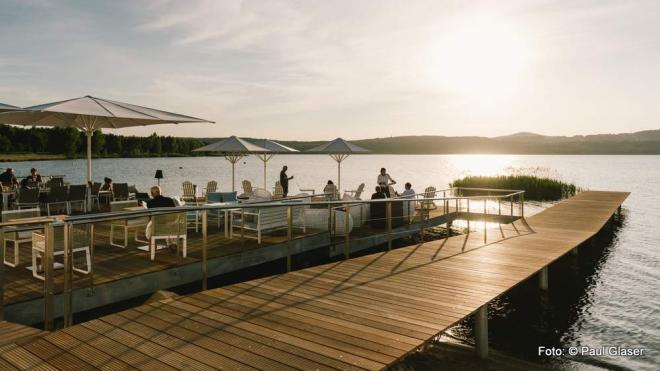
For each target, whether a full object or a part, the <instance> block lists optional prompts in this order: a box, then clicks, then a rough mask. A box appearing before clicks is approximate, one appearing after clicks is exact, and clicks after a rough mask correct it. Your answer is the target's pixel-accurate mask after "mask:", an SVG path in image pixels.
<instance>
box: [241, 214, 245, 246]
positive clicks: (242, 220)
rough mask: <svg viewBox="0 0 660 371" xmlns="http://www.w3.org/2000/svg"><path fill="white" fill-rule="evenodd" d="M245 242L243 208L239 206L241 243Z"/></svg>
mask: <svg viewBox="0 0 660 371" xmlns="http://www.w3.org/2000/svg"><path fill="white" fill-rule="evenodd" d="M244 243H245V208H244V207H243V208H241V244H244Z"/></svg>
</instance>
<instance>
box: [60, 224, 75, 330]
mask: <svg viewBox="0 0 660 371" xmlns="http://www.w3.org/2000/svg"><path fill="white" fill-rule="evenodd" d="M62 232H63V233H62V234H63V235H64V241H63V250H64V251H63V252H64V288H63V290H62V291H63V299H64V312H63V315H62V317H63V320H64V327H69V326H71V325H72V324H73V323H72V322H73V299H72V292H71V291H72V287H73V269H72V265H73V225H72V224H71V223H65V224H64V226H62Z"/></svg>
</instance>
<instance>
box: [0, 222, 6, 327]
mask: <svg viewBox="0 0 660 371" xmlns="http://www.w3.org/2000/svg"><path fill="white" fill-rule="evenodd" d="M4 246H5V230H4V228H0V321H3V320H4V319H5V263H4V262H5V249H4Z"/></svg>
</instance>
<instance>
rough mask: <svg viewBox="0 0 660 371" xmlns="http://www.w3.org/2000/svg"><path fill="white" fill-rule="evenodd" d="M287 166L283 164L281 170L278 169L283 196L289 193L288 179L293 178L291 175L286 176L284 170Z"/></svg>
mask: <svg viewBox="0 0 660 371" xmlns="http://www.w3.org/2000/svg"><path fill="white" fill-rule="evenodd" d="M288 169H289V168H288V167H287V166H286V165H284V166H283V167H282V171H280V185H281V186H282V191H284V197H286V195H287V194H289V180H291V179H293V176H287V175H286V171H287V170H288Z"/></svg>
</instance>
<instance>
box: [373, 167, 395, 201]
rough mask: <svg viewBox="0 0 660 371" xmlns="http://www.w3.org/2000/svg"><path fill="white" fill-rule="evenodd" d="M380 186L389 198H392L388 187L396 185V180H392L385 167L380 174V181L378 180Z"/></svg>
mask: <svg viewBox="0 0 660 371" xmlns="http://www.w3.org/2000/svg"><path fill="white" fill-rule="evenodd" d="M376 182H377V183H378V185H379V186H381V187H383V188H384V189H383V190H384V191H385V194H386V195H387V197H390V190H389V188H388V186H391V185H395V184H396V180H394V179H392V177H391V176H390V174H388V173H387V170H386V169H385V168H384V167H381V168H380V174H378V179H377V180H376Z"/></svg>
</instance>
